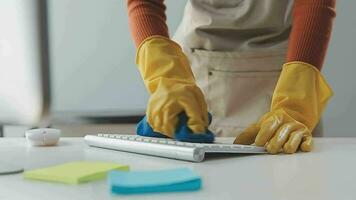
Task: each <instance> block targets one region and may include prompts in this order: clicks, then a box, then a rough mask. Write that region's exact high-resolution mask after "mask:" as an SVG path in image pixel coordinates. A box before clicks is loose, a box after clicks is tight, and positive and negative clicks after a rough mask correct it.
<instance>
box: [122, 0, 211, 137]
mask: <svg viewBox="0 0 356 200" xmlns="http://www.w3.org/2000/svg"><path fill="white" fill-rule="evenodd" d="M127 6H128V14H129V22H130V29H131V33H132V37H133V39H134V41H135V45H136V47H137V54H136V64H137V65H138V69H139V71H140V74H141V76H142V79H143V81H144V84H145V86H146V88H147V90H148V92H149V93H150V99H149V101H148V105H147V110H146V116H145V118H144V119H143V120H141V122H140V123H139V124H138V126H137V131H136V132H137V134H139V135H143V136H150V137H170V138H175V139H177V140H182V141H192V142H212V141H213V139H214V136H213V134H212V133H211V132H209V130H208V129H207V128H208V121H209V120H208V111H207V105H206V102H205V99H204V96H203V93H202V92H201V90H200V88H199V87H198V86H197V85H196V83H195V79H194V76H193V72H192V71H191V68H190V65H189V61H188V59H187V57H186V56H185V55H184V53H183V51H182V49H181V48H180V46H179V45H178V44H176V43H175V42H173V41H172V40H170V39H169V35H168V28H167V24H166V15H165V9H166V8H165V5H164V4H163V0H128V1H127ZM193 133H194V134H193ZM196 133H200V134H196ZM201 133H204V134H201Z"/></svg>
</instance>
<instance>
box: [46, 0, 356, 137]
mask: <svg viewBox="0 0 356 200" xmlns="http://www.w3.org/2000/svg"><path fill="white" fill-rule="evenodd" d="M185 2H186V1H182V0H181V1H176V0H166V4H167V8H168V10H167V16H168V26H169V28H170V32H171V34H173V32H174V30H175V28H176V27H177V25H178V24H179V21H180V19H181V16H182V12H183V8H184V4H185ZM49 7H50V24H51V27H50V36H51V47H52V52H51V57H52V63H51V64H52V82H53V90H52V91H53V100H54V102H53V103H54V104H53V106H54V107H53V109H54V111H61V112H63V111H77V112H96V111H110V112H117V113H118V114H123V115H125V114H127V113H131V114H137V113H142V112H143V111H144V110H145V105H146V100H147V97H148V96H147V93H146V91H145V89H144V86H143V84H142V81H141V79H140V77H139V74H138V72H137V70H136V67H135V64H134V57H135V55H134V46H133V43H132V40H131V37H130V34H129V30H128V22H127V11H126V1H124V0H75V1H73V0H60V1H58V0H50V3H49ZM355 8H356V1H346V0H343V1H337V11H338V12H337V17H336V21H335V26H334V31H333V37H332V40H331V44H330V48H329V51H328V56H327V60H326V62H325V65H324V74H325V76H326V77H327V79H328V81H329V83H330V85H331V86H332V87H333V89H334V92H335V96H334V98H333V99H332V101H331V102H330V105H329V107H328V109H327V111H326V113H325V115H324V131H325V133H324V135H326V136H356V130H354V128H353V127H354V124H355V123H356V121H355V114H356V105H355V104H356V78H355V77H354V76H355V74H356V66H355V60H356V38H355V36H356V26H355V22H356V14H355V11H354V9H355Z"/></svg>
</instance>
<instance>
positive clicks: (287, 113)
mask: <svg viewBox="0 0 356 200" xmlns="http://www.w3.org/2000/svg"><path fill="white" fill-rule="evenodd" d="M331 96H332V90H331V89H330V87H329V86H328V84H327V83H326V81H325V79H324V78H323V76H322V74H321V73H320V72H319V70H318V69H317V68H315V67H314V66H312V65H310V64H307V63H303V62H290V63H286V64H285V65H284V66H283V69H282V72H281V75H280V78H279V80H278V83H277V85H276V88H275V90H274V93H273V97H272V104H271V110H270V112H268V113H266V114H265V115H264V116H262V117H261V119H260V120H259V121H258V122H257V123H255V124H252V125H251V126H250V127H248V128H247V129H246V130H244V131H243V132H242V133H241V134H240V135H239V136H238V137H236V139H235V141H234V143H235V144H253V143H255V145H257V146H265V147H266V150H267V151H268V152H269V153H271V154H276V153H278V152H280V150H281V149H283V152H284V153H295V152H296V151H297V150H298V148H300V150H302V151H305V152H308V151H311V150H312V148H313V141H312V134H311V133H312V131H313V129H314V128H315V126H316V125H317V123H318V121H319V120H320V117H321V115H322V113H323V110H324V108H325V106H326V104H327V102H328V100H329V99H330V97H331Z"/></svg>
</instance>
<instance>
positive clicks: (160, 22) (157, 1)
mask: <svg viewBox="0 0 356 200" xmlns="http://www.w3.org/2000/svg"><path fill="white" fill-rule="evenodd" d="M127 10H128V15H129V25H130V30H131V35H132V38H133V40H134V42H135V45H136V47H138V46H139V45H140V44H141V43H142V42H143V41H144V40H145V39H146V38H148V37H150V36H153V35H161V36H164V37H167V38H168V37H169V35H168V27H167V24H166V14H165V11H166V6H165V5H164V3H163V0H127Z"/></svg>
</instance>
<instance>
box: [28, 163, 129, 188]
mask: <svg viewBox="0 0 356 200" xmlns="http://www.w3.org/2000/svg"><path fill="white" fill-rule="evenodd" d="M110 170H124V171H128V170H129V166H127V165H119V164H115V163H107V162H94V161H78V162H69V163H65V164H62V165H56V166H53V167H47V168H41V169H34V170H29V171H25V172H24V177H25V178H26V179H35V180H42V181H53V182H61V183H67V184H78V183H83V182H89V181H94V180H99V179H103V178H105V177H106V174H107V172H108V171H110Z"/></svg>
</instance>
